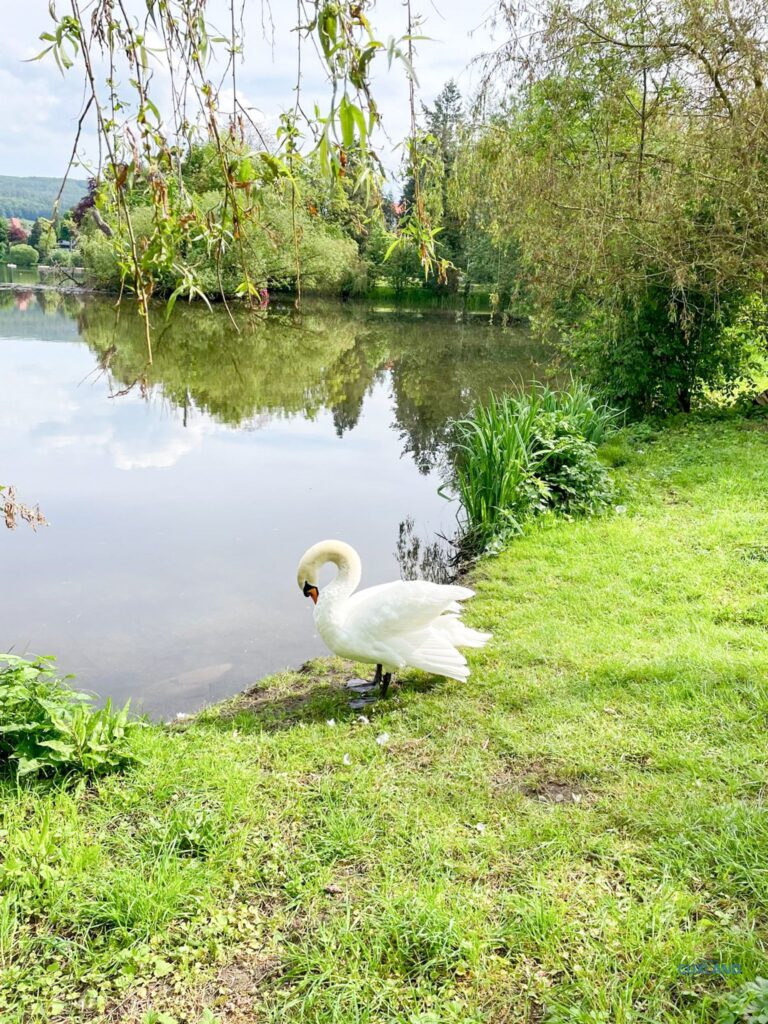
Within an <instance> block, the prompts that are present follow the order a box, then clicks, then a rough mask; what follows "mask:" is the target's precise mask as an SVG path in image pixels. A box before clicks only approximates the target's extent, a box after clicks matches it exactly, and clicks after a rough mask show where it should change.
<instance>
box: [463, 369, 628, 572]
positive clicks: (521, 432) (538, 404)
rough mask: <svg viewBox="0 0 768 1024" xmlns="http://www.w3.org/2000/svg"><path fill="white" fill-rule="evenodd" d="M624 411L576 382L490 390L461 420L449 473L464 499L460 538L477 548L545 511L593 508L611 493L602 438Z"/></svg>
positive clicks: (576, 511) (573, 511)
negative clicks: (600, 452) (558, 387)
mask: <svg viewBox="0 0 768 1024" xmlns="http://www.w3.org/2000/svg"><path fill="white" fill-rule="evenodd" d="M618 419H619V414H618V413H617V412H616V411H615V410H614V409H611V408H610V407H609V406H607V405H606V404H604V403H601V402H599V401H598V400H597V399H595V398H594V397H593V396H592V395H591V394H590V392H589V391H588V390H587V389H586V388H584V387H583V386H581V385H579V384H578V383H576V382H574V383H572V384H571V386H570V388H568V389H567V390H565V391H562V392H558V391H552V390H550V389H549V388H547V387H543V386H535V387H533V388H532V389H531V391H530V392H529V393H528V394H525V395H521V396H519V397H516V396H513V395H509V394H504V395H500V396H499V395H495V394H491V396H490V397H489V399H488V401H487V402H485V403H483V404H481V405H478V406H476V407H475V409H474V410H473V412H472V414H471V415H470V416H469V417H467V418H466V419H463V420H459V421H458V422H457V424H456V441H455V446H454V467H453V474H452V478H451V483H452V486H453V488H454V489H455V491H456V492H457V494H458V498H459V501H460V503H461V509H462V516H463V521H462V523H461V536H460V544H461V546H462V547H463V549H464V550H465V552H466V553H478V552H480V551H483V550H485V549H487V548H488V547H489V545H491V544H492V543H493V544H498V543H500V542H502V541H503V540H504V539H505V538H507V537H509V536H510V535H513V534H516V533H519V532H520V530H521V528H522V525H523V523H525V521H526V520H528V519H530V518H531V517H532V516H535V515H538V514H541V513H544V512H550V511H551V512H557V513H561V514H563V515H567V516H573V515H588V514H591V513H595V512H598V511H600V510H601V509H603V508H604V507H605V506H606V505H607V504H608V502H609V500H610V497H611V484H610V481H609V479H608V474H607V471H606V470H605V468H604V466H603V465H602V463H601V462H600V460H599V459H598V457H597V445H598V444H600V442H601V441H602V439H603V438H604V437H605V435H606V433H608V432H609V431H610V430H612V429H613V428H615V427H616V425H617V423H618Z"/></svg>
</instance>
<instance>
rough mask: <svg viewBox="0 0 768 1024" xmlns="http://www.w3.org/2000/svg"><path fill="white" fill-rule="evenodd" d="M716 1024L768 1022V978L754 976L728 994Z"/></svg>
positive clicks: (759, 1023) (762, 1023)
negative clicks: (735, 990) (731, 993)
mask: <svg viewBox="0 0 768 1024" xmlns="http://www.w3.org/2000/svg"><path fill="white" fill-rule="evenodd" d="M717 1024H768V978H760V977H757V978H755V980H754V981H748V982H747V983H746V984H745V985H742V987H741V988H740V989H739V990H738V992H734V993H733V995H731V996H728V997H727V998H726V1000H725V1005H724V1007H723V1010H722V1012H721V1014H720V1016H719V1017H718V1018H717Z"/></svg>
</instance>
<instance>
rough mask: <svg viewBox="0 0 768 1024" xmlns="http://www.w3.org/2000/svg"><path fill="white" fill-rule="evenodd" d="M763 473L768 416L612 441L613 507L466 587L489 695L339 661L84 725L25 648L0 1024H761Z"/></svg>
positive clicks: (766, 576)
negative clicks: (382, 682)
mask: <svg viewBox="0 0 768 1024" xmlns="http://www.w3.org/2000/svg"><path fill="white" fill-rule="evenodd" d="M569 444H570V442H569ZM569 450H570V448H569ZM767 454H768V419H766V418H764V417H763V418H761V417H755V418H748V417H739V416H735V415H734V416H713V417H711V418H708V417H706V416H703V415H701V416H693V417H687V418H681V419H679V420H674V421H671V422H667V423H665V424H664V425H663V426H661V427H659V428H658V429H657V428H654V427H652V426H648V425H640V426H635V427H633V428H630V429H622V430H619V431H618V432H615V433H614V434H612V435H611V436H609V437H608V438H607V439H606V440H605V441H604V443H603V445H602V447H601V449H600V456H601V465H602V466H603V467H606V468H608V470H609V471H610V474H611V476H612V478H613V487H614V491H613V494H612V496H611V499H610V502H609V503H608V506H607V508H606V510H605V511H604V512H603V514H601V515H600V516H595V517H592V518H572V519H569V518H565V517H562V516H560V517H555V516H554V515H543V516H538V517H537V518H536V519H533V520H530V521H526V522H525V523H523V524H522V525H521V526H520V528H519V529H518V530H517V531H516V532H517V533H518V534H519V535H518V536H516V538H515V539H514V540H513V541H511V542H510V543H508V544H507V545H506V547H504V548H503V549H502V550H500V552H499V554H498V556H497V557H493V558H485V559H483V560H481V561H480V562H479V563H477V565H476V566H475V568H474V569H473V580H474V585H475V586H476V588H477V597H476V598H475V600H474V601H473V602H472V604H471V610H470V612H469V616H470V621H471V624H472V625H475V626H479V627H481V628H483V629H490V630H492V631H493V640H492V642H491V643H490V644H489V645H488V647H487V648H486V649H485V650H483V651H479V652H473V654H472V658H471V661H472V668H473V674H472V677H471V678H470V680H469V682H468V683H467V684H466V685H460V684H457V683H454V682H451V681H447V680H438V679H434V678H430V677H428V676H426V675H423V674H420V673H418V672H406V673H404V674H403V675H402V677H401V679H400V680H399V685H397V686H396V687H394V688H393V691H392V695H391V697H390V698H389V699H388V700H387V701H385V702H382V703H380V704H378V705H376V706H375V707H374V708H373V709H372V710H371V711H370V712H369V719H366V718H362V717H356V716H355V715H354V714H353V713H352V712H350V711H349V710H348V708H347V701H346V697H345V695H344V692H343V689H342V683H343V680H344V678H346V675H347V674H348V667H347V666H343V665H341V664H340V663H338V662H336V661H332V660H323V661H318V662H314V663H311V664H309V665H306V666H305V667H304V668H303V669H302V670H300V671H297V672H285V673H282V674H279V675H277V676H274V677H271V678H269V679H266V680H264V681H262V682H261V683H260V684H258V686H256V687H255V688H254V689H252V690H251V691H249V692H247V693H245V694H242V695H240V696H239V697H237V698H235V699H233V700H231V701H229V702H227V703H225V704H222V705H220V706H218V707H215V708H212V709H210V710H208V711H205V712H204V713H202V714H201V715H199V716H197V717H196V718H195V719H193V720H190V721H185V722H182V723H180V724H178V725H176V726H172V727H166V726H162V725H159V724H146V725H144V726H143V727H139V726H136V727H133V728H131V727H130V726H129V725H127V722H126V720H125V719H124V718H123V717H122V715H121V713H119V712H115V711H113V710H111V709H110V710H109V711H108V712H106V713H102V718H101V720H100V724H99V727H98V728H95V727H94V728H93V729H91V731H90V732H89V731H88V728H86V727H85V726H84V725H83V723H82V711H81V708H80V705H79V702H77V701H73V700H70V699H69V698H67V697H66V696H62V692H61V691H60V689H59V687H58V685H57V684H55V683H54V682H53V680H52V678H51V675H50V673H49V672H48V669H49V668H50V666H46V665H42V666H41V667H40V670H37V669H30V668H29V667H28V666H25V665H24V663H22V662H19V661H12V662H11V663H10V665H7V667H6V669H5V672H4V674H3V676H2V687H3V692H4V694H5V695H6V696H5V697H4V700H5V701H6V703H7V702H8V701H9V700H10V699H11V698H10V697H9V696H8V694H10V690H11V688H13V687H15V693H16V697H15V698H14V699H16V700H17V706H16V711H15V712H14V713H15V715H16V717H15V718H13V716H11V715H10V712H9V711H8V708H6V711H5V712H4V714H5V716H6V717H5V718H4V727H3V732H2V734H1V735H2V740H1V742H0V751H1V756H2V758H3V759H4V761H5V770H4V772H3V774H2V776H0V786H2V790H3V793H2V801H1V802H0V836H1V837H2V845H1V847H0V894H1V901H0V1019H2V1021H3V1022H4V1024H36V1022H43V1021H44V1022H46V1024H64V1022H78V1024H80V1022H85V1021H91V1020H93V1021H120V1022H125V1024H134V1022H135V1024H172V1022H174V1021H175V1022H177V1024H187V1022H189V1024H201V1022H207V1024H212V1022H216V1021H219V1022H221V1024H241V1022H243V1024H244V1022H246V1021H249V1022H250V1021H254V1020H258V1021H269V1022H277V1021H281V1022H284V1021H287V1022H310V1021H311V1022H326V1021H328V1022H330V1021H333V1022H339V1024H374V1022H376V1024H380V1022H398V1024H399V1022H408V1024H412V1022H418V1024H469V1022H472V1024H474V1022H478V1024H479V1022H491V1021H494V1022H496V1021H502V1020H504V1021H521V1022H522V1021H541V1020H548V1021H554V1022H566V1021H567V1022H569V1024H573V1022H584V1024H586V1022H589V1024H603V1022H605V1024H614V1022H627V1024H628V1022H638V1024H639V1022H641V1021H642V1022H648V1021H659V1022H660V1021H685V1022H691V1024H693V1022H696V1024H703V1022H710V1021H711V1022H715V1021H729V1022H737V1021H744V1022H747V1021H754V1020H759V1019H761V1018H760V1016H759V1014H760V1013H761V1012H764V1011H765V1009H766V1005H768V983H766V982H765V981H762V980H760V979H761V976H762V977H763V978H764V977H765V976H766V973H768V972H766V968H765V963H766V941H767V940H768V934H767V932H768V925H767V924H766V922H768V873H767V872H766V870H765V851H766V849H768V818H766V814H765V803H764V801H765V793H766V787H767V785H768V778H767V777H766V767H765V731H766V716H767V715H768V685H767V683H766V680H767V679H768V599H767V598H766V594H768V543H767V542H766V537H768V500H767V499H766V495H768V459H767V458H766V455H767ZM561 468H562V467H561ZM31 691H34V692H31ZM25 702H26V703H25ZM22 705H23V706H22ZM9 706H10V705H9ZM24 720H26V721H31V722H33V723H36V725H35V735H36V743H37V745H36V748H35V750H29V751H26V752H24V751H23V750H22V751H19V749H17V748H18V743H19V731H18V729H17V730H16V732H15V733H14V728H15V727H16V726H20V725H23V724H24ZM73 723H74V724H73ZM78 723H79V724H78ZM78 730H79V731H78ZM78 737H79V739H78ZM100 747H101V748H104V749H101V750H100V749H98V748H100ZM105 752H107V753H108V756H109V758H112V757H113V754H114V758H113V760H112V761H111V762H110V763H106V762H105V760H104V757H103V756H102V755H104V754H105ZM19 754H21V756H19ZM21 757H23V758H25V759H26V760H25V761H24V762H22V760H21ZM46 758H47V759H48V760H47V761H46ZM89 758H90V759H91V760H89ZM59 759H60V763H59ZM33 762H35V763H33ZM19 767H24V769H25V774H22V775H21V777H19V776H18V774H17V772H18V768H19Z"/></svg>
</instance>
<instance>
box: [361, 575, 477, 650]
mask: <svg viewBox="0 0 768 1024" xmlns="http://www.w3.org/2000/svg"><path fill="white" fill-rule="evenodd" d="M473 593H474V591H472V590H470V589H469V588H468V587H458V586H453V585H442V584H439V583H429V582H427V581H426V580H398V581H397V582H395V583H384V584H382V585H381V586H378V587H369V588H368V589H367V590H360V591H358V593H356V594H353V595H352V597H350V598H349V600H348V602H347V617H346V623H345V625H346V626H347V627H348V628H352V629H357V630H359V631H360V632H361V633H362V632H364V633H366V634H368V635H369V636H371V637H375V638H381V637H382V636H385V635H388V634H392V633H399V634H402V633H413V632H414V631H416V630H419V629H422V628H424V627H425V626H428V625H429V624H430V623H431V622H433V621H434V619H436V618H437V616H438V615H442V613H443V612H446V611H449V610H450V611H459V610H460V608H459V606H458V605H457V604H456V602H457V601H466V600H467V598H469V597H472V595H473Z"/></svg>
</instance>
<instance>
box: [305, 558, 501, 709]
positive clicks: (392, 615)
mask: <svg viewBox="0 0 768 1024" xmlns="http://www.w3.org/2000/svg"><path fill="white" fill-rule="evenodd" d="M326 562H333V564H334V565H336V566H338V569H339V571H338V573H337V574H336V576H335V577H334V578H333V580H331V582H330V583H329V584H328V585H327V586H325V587H323V590H322V593H321V592H320V588H319V586H318V579H319V574H320V569H321V568H322V567H323V566H324V565H325V564H326ZM361 568H362V567H361V563H360V557H359V556H358V554H357V552H356V551H355V549H354V548H353V547H350V545H349V544H345V543H344V541H341V540H322V541H320V542H319V543H318V544H314V545H313V546H312V547H311V548H309V549H308V550H307V551H305V552H304V555H303V556H302V559H301V561H300V562H299V570H298V574H297V581H298V584H299V587H300V588H301V590H302V591H303V593H304V596H305V597H311V598H312V600H313V601H314V602H315V612H314V617H315V624H316V626H317V631H318V633H319V634H320V636H321V637H322V638H323V641H324V642H325V644H326V645H327V646H328V647H329V648H330V649H331V650H332V651H333V652H334V654H338V655H340V656H341V657H342V658H350V659H351V660H353V661H363V662H368V663H370V664H372V665H375V666H376V676H375V678H374V684H378V683H382V687H383V688H382V694H385V693H386V690H387V686H388V685H389V681H390V678H391V674H392V672H393V670H394V669H398V668H404V667H405V666H406V665H409V666H411V667H412V668H420V669H423V670H424V671H425V672H434V673H435V674H436V675H441V676H447V677H448V678H449V679H459V680H464V679H467V678H468V676H469V666H468V665H467V659H466V658H465V657H464V655H463V654H462V653H461V651H459V650H457V648H458V647H482V646H483V645H484V644H485V643H486V642H487V641H488V639H489V638H490V635H491V634H490V633H481V632H479V631H478V630H476V629H470V628H469V627H468V626H465V625H464V623H463V622H462V621H461V619H460V618H459V615H460V613H461V607H460V606H459V604H458V602H459V601H466V600H467V598H469V597H472V596H473V594H474V591H472V590H469V589H468V588H467V587H459V586H453V585H443V584H438V583H428V582H427V581H425V580H407V581H406V580H397V582H395V583H382V584H381V585H380V586H377V587H369V588H368V589H367V590H360V591H358V592H357V593H354V591H355V590H356V589H357V585H358V583H359V582H360V574H361ZM382 673H383V675H382ZM355 682H356V683H358V684H360V683H362V681H360V680H356V681H355ZM350 686H351V688H352V689H358V690H359V691H360V692H366V691H370V690H371V689H372V688H373V684H365V683H362V685H358V686H354V685H353V684H350Z"/></svg>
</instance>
